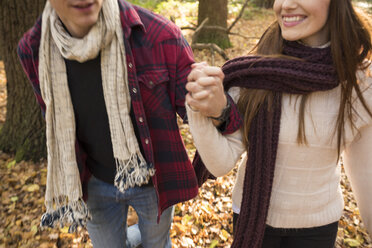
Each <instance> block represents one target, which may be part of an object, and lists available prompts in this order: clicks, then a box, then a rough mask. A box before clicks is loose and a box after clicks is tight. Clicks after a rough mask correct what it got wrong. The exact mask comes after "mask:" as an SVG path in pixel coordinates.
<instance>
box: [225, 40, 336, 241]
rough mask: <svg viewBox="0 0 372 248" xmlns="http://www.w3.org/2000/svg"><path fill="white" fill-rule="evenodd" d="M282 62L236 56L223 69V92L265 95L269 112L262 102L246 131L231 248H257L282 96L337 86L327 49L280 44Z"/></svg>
mask: <svg viewBox="0 0 372 248" xmlns="http://www.w3.org/2000/svg"><path fill="white" fill-rule="evenodd" d="M283 54H284V55H288V56H292V57H296V58H300V59H302V60H295V59H286V58H262V57H258V56H248V57H240V58H236V59H233V60H231V61H228V62H227V63H226V64H225V65H224V66H223V71H224V73H225V75H226V77H225V81H224V83H225V88H226V90H227V89H229V88H230V87H233V86H238V87H244V88H253V89H265V90H271V91H272V92H273V95H274V97H273V98H274V101H273V103H272V106H271V108H270V109H271V111H268V104H267V102H266V103H264V104H263V105H262V106H261V107H260V109H259V111H258V113H257V115H256V116H255V117H254V119H253V121H252V123H251V127H250V130H249V134H248V138H249V142H250V145H249V148H248V154H249V155H248V161H247V165H246V172H245V178H244V188H243V199H242V203H241V207H240V209H241V210H240V211H241V212H240V214H239V218H238V221H237V229H236V232H235V238H234V242H233V244H232V247H233V248H248V247H249V248H261V247H262V240H263V236H264V232H265V223H266V217H267V213H268V209H269V204H270V196H271V189H272V183H273V178H274V168H275V160H276V153H277V147H278V139H279V130H280V116H281V102H282V94H283V93H290V94H308V93H311V92H314V91H326V90H331V89H333V88H335V87H337V86H338V84H339V82H338V80H337V75H336V71H335V69H334V66H333V63H332V56H331V49H330V47H327V48H311V47H307V46H304V45H301V44H300V43H298V42H288V41H285V42H284V48H283Z"/></svg>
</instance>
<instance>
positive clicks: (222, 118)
mask: <svg viewBox="0 0 372 248" xmlns="http://www.w3.org/2000/svg"><path fill="white" fill-rule="evenodd" d="M230 111H231V104H230V102H229V100H228V97H226V105H225V107H224V108H223V109H222V111H221V114H220V115H219V116H217V117H215V116H208V118H210V119H212V120H215V121H218V122H220V123H222V122H225V121H226V120H227V119H228V118H229V115H230Z"/></svg>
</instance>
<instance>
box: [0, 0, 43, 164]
mask: <svg viewBox="0 0 372 248" xmlns="http://www.w3.org/2000/svg"><path fill="white" fill-rule="evenodd" d="M45 1H46V0H32V1H30V0H1V4H0V54H1V56H2V59H3V60H4V66H5V72H6V78H7V106H6V108H7V114H6V121H5V123H4V124H3V126H2V127H1V129H0V149H1V150H3V151H5V152H10V153H15V155H16V156H15V157H16V160H17V161H20V160H30V159H31V160H34V161H36V160H39V159H40V158H42V157H45V156H46V146H45V124H44V121H43V119H42V116H41V113H40V108H39V106H38V105H37V103H36V100H35V96H34V94H33V90H32V87H31V85H30V83H29V81H28V79H27V77H26V75H25V73H24V72H23V69H22V67H21V65H20V62H19V59H18V57H17V44H18V41H19V40H20V38H21V37H22V35H23V33H24V32H26V31H27V29H29V28H30V27H31V26H32V25H33V24H34V23H35V21H36V19H37V17H38V16H39V15H40V14H41V12H42V10H43V8H44V5H45Z"/></svg>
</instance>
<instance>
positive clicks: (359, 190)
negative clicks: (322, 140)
mask: <svg viewBox="0 0 372 248" xmlns="http://www.w3.org/2000/svg"><path fill="white" fill-rule="evenodd" d="M360 135H361V136H360V138H357V140H356V141H354V142H353V143H352V144H351V145H350V146H349V147H348V148H347V149H346V151H345V153H344V167H345V170H346V173H347V176H348V178H349V180H350V182H351V186H352V189H353V193H354V196H355V198H356V200H357V204H358V208H359V210H360V214H361V217H362V221H363V223H364V225H365V226H366V228H367V230H368V232H369V235H370V236H371V237H372V154H371V151H370V150H371V147H372V126H370V127H365V128H363V129H362V130H361V132H360Z"/></svg>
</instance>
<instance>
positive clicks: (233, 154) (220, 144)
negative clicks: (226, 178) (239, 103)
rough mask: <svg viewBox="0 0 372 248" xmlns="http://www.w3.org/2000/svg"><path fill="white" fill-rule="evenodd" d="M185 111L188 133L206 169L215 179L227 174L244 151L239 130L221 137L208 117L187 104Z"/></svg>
mask: <svg viewBox="0 0 372 248" xmlns="http://www.w3.org/2000/svg"><path fill="white" fill-rule="evenodd" d="M186 110H187V116H188V120H189V126H190V132H191V134H192V136H193V138H194V143H195V146H196V148H197V150H198V153H199V155H200V157H201V159H202V161H203V163H204V164H205V166H206V168H207V169H208V170H209V171H210V172H211V173H212V174H213V175H214V176H216V177H218V176H223V175H225V174H227V173H228V172H229V171H230V170H232V169H233V168H234V167H235V165H236V163H237V161H238V160H239V158H240V156H241V155H242V153H243V152H244V151H245V150H244V146H243V143H242V131H241V129H238V130H237V131H235V132H233V133H232V134H227V135H222V134H221V133H220V132H219V131H218V129H217V128H216V127H215V126H214V125H213V123H212V120H210V119H209V118H208V117H205V116H203V115H202V114H200V112H196V111H193V110H192V109H191V108H190V107H189V106H188V105H187V104H186Z"/></svg>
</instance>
